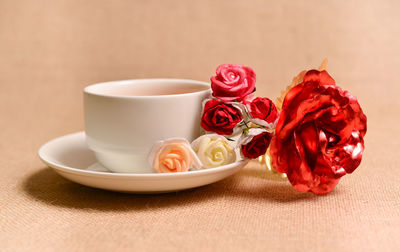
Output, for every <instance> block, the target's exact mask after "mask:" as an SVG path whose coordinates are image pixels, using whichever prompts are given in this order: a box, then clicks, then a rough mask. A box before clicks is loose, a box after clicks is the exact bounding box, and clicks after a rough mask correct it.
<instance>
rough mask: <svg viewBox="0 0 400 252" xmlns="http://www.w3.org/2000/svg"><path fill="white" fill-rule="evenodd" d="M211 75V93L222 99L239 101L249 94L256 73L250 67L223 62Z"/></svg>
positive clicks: (252, 89)
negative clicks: (214, 74)
mask: <svg viewBox="0 0 400 252" xmlns="http://www.w3.org/2000/svg"><path fill="white" fill-rule="evenodd" d="M216 73H217V75H216V76H213V77H211V89H212V91H213V93H212V95H213V96H214V97H216V98H218V99H220V100H222V101H225V102H227V101H241V100H243V98H244V97H246V96H247V95H249V94H251V93H252V92H253V91H254V89H255V85H256V73H255V72H254V71H253V69H251V68H250V67H246V66H242V65H234V64H223V65H220V66H219V67H218V68H217V71H216Z"/></svg>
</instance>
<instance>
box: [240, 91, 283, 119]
mask: <svg viewBox="0 0 400 252" xmlns="http://www.w3.org/2000/svg"><path fill="white" fill-rule="evenodd" d="M243 104H245V105H246V106H247V108H248V110H249V112H250V114H251V116H252V117H253V118H255V119H260V120H261V121H264V122H265V123H267V124H271V123H274V122H275V121H276V119H277V118H278V110H277V109H276V107H275V104H274V103H273V102H272V101H271V100H270V99H268V98H264V97H256V98H254V99H253V100H251V101H248V100H244V101H243Z"/></svg>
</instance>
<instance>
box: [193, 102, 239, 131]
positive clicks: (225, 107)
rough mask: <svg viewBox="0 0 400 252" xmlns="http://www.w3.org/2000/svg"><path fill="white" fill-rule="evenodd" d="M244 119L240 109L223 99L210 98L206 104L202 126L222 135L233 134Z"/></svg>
mask: <svg viewBox="0 0 400 252" xmlns="http://www.w3.org/2000/svg"><path fill="white" fill-rule="evenodd" d="M241 121H242V114H241V112H240V110H239V109H237V108H235V107H234V106H233V105H231V104H226V103H224V102H223V101H221V100H218V99H213V100H209V101H207V102H206V103H205V105H204V112H203V115H202V117H201V127H203V129H205V130H207V131H212V132H215V133H217V134H220V135H232V133H233V129H234V128H235V127H236V125H237V124H238V123H239V122H241Z"/></svg>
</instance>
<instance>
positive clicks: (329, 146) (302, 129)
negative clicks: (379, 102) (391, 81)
mask: <svg viewBox="0 0 400 252" xmlns="http://www.w3.org/2000/svg"><path fill="white" fill-rule="evenodd" d="M366 131H367V118H366V116H365V115H364V113H363V111H362V109H361V107H360V105H359V103H358V102H357V99H356V97H354V96H352V95H351V94H350V93H349V92H347V91H344V90H342V89H341V88H339V87H338V86H336V85H335V81H334V80H333V79H332V77H331V76H329V74H328V73H327V72H326V71H321V72H320V71H317V70H310V71H308V72H307V73H306V75H305V76H304V80H303V82H302V83H300V84H299V85H297V86H295V87H293V88H292V89H291V90H290V91H289V92H288V93H287V95H286V97H285V100H284V102H283V106H282V111H281V114H280V116H279V119H278V124H277V126H276V133H275V136H274V138H273V139H272V141H271V146H270V154H271V157H272V165H273V166H274V168H275V169H276V170H277V171H279V172H282V173H286V174H287V176H288V179H289V181H290V183H292V185H293V186H294V188H295V189H296V190H298V191H301V192H307V191H311V192H313V193H316V194H322V193H328V192H330V191H332V190H333V188H334V187H335V186H336V184H337V183H338V182H339V179H340V178H341V177H342V176H343V175H345V174H347V173H352V172H353V171H354V170H355V169H356V168H357V167H358V165H359V164H360V162H361V158H362V154H363V151H364V141H363V137H364V135H365V133H366Z"/></svg>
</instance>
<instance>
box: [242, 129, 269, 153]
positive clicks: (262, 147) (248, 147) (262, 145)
mask: <svg viewBox="0 0 400 252" xmlns="http://www.w3.org/2000/svg"><path fill="white" fill-rule="evenodd" d="M271 138H272V134H271V133H269V132H267V131H264V132H262V133H260V134H258V135H256V136H254V137H253V138H252V139H251V140H250V142H248V143H246V144H243V145H242V146H241V151H242V155H243V156H244V157H247V158H258V157H259V156H261V155H264V154H265V152H267V149H268V146H269V144H270V142H271Z"/></svg>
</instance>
